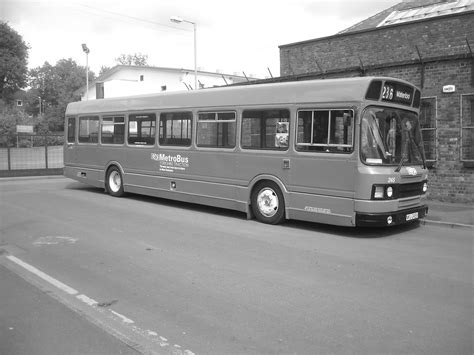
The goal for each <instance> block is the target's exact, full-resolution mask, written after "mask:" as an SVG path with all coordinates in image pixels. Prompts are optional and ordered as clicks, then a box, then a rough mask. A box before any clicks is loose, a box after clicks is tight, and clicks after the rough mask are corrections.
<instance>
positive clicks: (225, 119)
mask: <svg viewBox="0 0 474 355" xmlns="http://www.w3.org/2000/svg"><path fill="white" fill-rule="evenodd" d="M235 116H236V115H235V112H200V113H199V116H198V125H197V145H198V146H200V147H214V148H217V147H220V148H234V147H235V131H236V129H235V127H236V123H235Z"/></svg>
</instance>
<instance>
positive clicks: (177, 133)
mask: <svg viewBox="0 0 474 355" xmlns="http://www.w3.org/2000/svg"><path fill="white" fill-rule="evenodd" d="M192 126H193V114H192V112H166V113H161V114H160V133H159V143H160V145H172V146H181V147H189V146H190V145H191V137H192V136H191V134H192Z"/></svg>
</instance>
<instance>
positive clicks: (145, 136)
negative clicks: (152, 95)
mask: <svg viewBox="0 0 474 355" xmlns="http://www.w3.org/2000/svg"><path fill="white" fill-rule="evenodd" d="M155 134H156V116H155V114H154V113H150V114H136V115H130V116H129V118H128V144H130V145H155Z"/></svg>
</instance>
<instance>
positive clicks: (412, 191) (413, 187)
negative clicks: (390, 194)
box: [398, 181, 424, 198]
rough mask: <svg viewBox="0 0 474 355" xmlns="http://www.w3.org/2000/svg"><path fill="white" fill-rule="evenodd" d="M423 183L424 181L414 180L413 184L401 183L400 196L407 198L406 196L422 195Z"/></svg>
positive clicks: (399, 187)
mask: <svg viewBox="0 0 474 355" xmlns="http://www.w3.org/2000/svg"><path fill="white" fill-rule="evenodd" d="M423 184H424V181H420V182H413V183H411V184H400V185H399V186H398V197H399V198H405V197H412V196H419V195H422V194H423Z"/></svg>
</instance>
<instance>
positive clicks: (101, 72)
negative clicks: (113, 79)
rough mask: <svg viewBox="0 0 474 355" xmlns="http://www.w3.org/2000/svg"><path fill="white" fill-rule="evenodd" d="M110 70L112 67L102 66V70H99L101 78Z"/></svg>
mask: <svg viewBox="0 0 474 355" xmlns="http://www.w3.org/2000/svg"><path fill="white" fill-rule="evenodd" d="M110 69H112V68H110V67H108V66H106V65H102V66H101V67H100V70H99V76H102V75H103V74H105V73H107V72H108V71H109V70H110Z"/></svg>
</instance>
